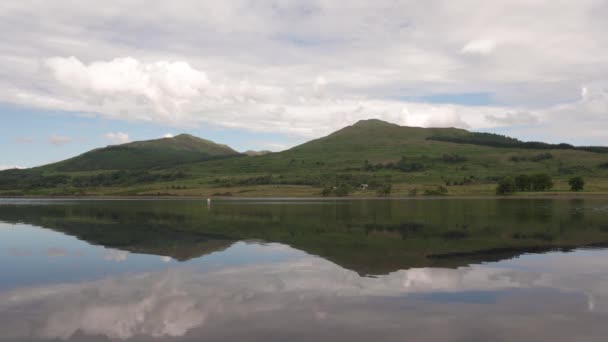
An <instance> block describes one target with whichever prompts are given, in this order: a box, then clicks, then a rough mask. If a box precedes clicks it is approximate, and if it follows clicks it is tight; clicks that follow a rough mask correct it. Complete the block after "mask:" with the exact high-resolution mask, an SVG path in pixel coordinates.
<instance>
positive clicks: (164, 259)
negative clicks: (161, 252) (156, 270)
mask: <svg viewBox="0 0 608 342" xmlns="http://www.w3.org/2000/svg"><path fill="white" fill-rule="evenodd" d="M172 260H173V258H171V257H168V256H161V257H160V261H162V262H171V261H172Z"/></svg>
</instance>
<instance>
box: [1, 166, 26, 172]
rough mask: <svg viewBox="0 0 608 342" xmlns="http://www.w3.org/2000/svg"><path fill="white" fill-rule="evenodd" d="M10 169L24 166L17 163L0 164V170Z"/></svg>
mask: <svg viewBox="0 0 608 342" xmlns="http://www.w3.org/2000/svg"><path fill="white" fill-rule="evenodd" d="M11 169H25V167H23V166H19V165H0V171H2V170H11Z"/></svg>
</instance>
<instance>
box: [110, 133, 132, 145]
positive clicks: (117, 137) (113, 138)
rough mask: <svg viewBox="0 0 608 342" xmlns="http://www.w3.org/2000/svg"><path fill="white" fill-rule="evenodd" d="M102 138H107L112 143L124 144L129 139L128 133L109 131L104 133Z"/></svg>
mask: <svg viewBox="0 0 608 342" xmlns="http://www.w3.org/2000/svg"><path fill="white" fill-rule="evenodd" d="M104 138H106V139H107V140H109V141H110V142H111V143H112V144H126V143H128V142H129V141H130V139H129V135H128V134H127V133H122V132H116V133H113V132H109V133H106V134H104Z"/></svg>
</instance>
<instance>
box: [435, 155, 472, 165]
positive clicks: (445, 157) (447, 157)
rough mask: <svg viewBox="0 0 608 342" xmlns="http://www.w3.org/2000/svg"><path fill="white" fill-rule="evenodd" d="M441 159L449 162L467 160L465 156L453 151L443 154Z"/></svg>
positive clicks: (455, 162)
mask: <svg viewBox="0 0 608 342" xmlns="http://www.w3.org/2000/svg"><path fill="white" fill-rule="evenodd" d="M441 159H442V160H443V162H445V163H449V164H457V163H464V162H466V161H467V158H466V157H464V156H461V155H458V154H455V153H449V154H444V155H443V156H442V158H441Z"/></svg>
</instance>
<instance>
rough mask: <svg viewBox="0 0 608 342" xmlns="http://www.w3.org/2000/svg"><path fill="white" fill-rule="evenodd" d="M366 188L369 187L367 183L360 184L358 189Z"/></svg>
mask: <svg viewBox="0 0 608 342" xmlns="http://www.w3.org/2000/svg"><path fill="white" fill-rule="evenodd" d="M367 188H369V185H367V184H361V185H360V186H359V189H361V190H367Z"/></svg>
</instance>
